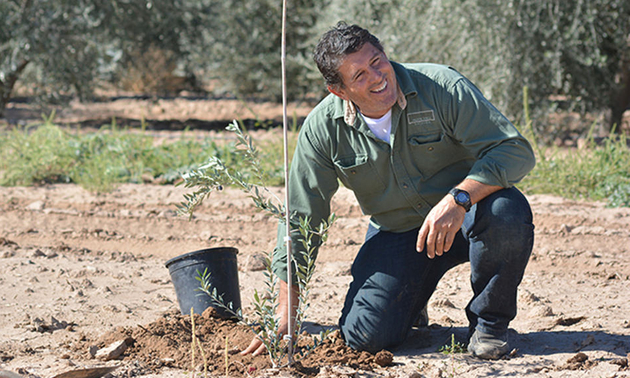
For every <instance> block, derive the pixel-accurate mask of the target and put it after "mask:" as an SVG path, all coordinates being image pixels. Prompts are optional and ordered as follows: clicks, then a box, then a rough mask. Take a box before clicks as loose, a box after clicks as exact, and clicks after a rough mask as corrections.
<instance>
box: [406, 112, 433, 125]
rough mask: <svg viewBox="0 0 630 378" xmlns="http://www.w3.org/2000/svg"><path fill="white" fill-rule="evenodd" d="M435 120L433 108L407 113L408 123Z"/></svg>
mask: <svg viewBox="0 0 630 378" xmlns="http://www.w3.org/2000/svg"><path fill="white" fill-rule="evenodd" d="M433 121H435V113H433V110H423V111H421V112H416V113H409V114H407V123H409V124H412V123H424V122H433Z"/></svg>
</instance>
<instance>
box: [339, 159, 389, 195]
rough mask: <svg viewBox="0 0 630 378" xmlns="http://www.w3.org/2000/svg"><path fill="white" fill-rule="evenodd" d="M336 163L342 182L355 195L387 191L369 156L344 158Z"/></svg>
mask: <svg viewBox="0 0 630 378" xmlns="http://www.w3.org/2000/svg"><path fill="white" fill-rule="evenodd" d="M334 163H335V166H336V167H337V171H338V174H339V179H340V180H341V182H342V183H343V184H344V185H345V186H346V187H348V188H349V189H352V190H353V191H354V192H355V193H376V192H382V191H383V190H384V189H385V184H384V183H383V180H382V179H381V178H380V176H379V175H378V173H377V172H376V168H375V167H374V165H373V164H372V163H371V162H370V159H369V158H368V155H366V154H357V155H353V156H343V157H340V158H338V159H337V160H335V162H334Z"/></svg>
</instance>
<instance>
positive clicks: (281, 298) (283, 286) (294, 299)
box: [241, 280, 299, 356]
mask: <svg viewBox="0 0 630 378" xmlns="http://www.w3.org/2000/svg"><path fill="white" fill-rule="evenodd" d="M279 281H280V292H279V294H278V315H279V317H280V326H279V327H278V333H279V334H280V335H286V334H287V332H288V331H289V314H288V311H287V308H288V301H289V297H288V289H287V283H286V282H284V281H282V280H279ZM298 294H299V291H298V288H297V286H295V285H294V286H293V290H291V307H292V309H293V311H291V320H292V321H293V323H292V324H293V325H295V315H296V312H297V311H296V310H297V303H298ZM264 352H265V344H263V342H262V340H261V339H260V337H259V336H255V337H254V338H253V339H252V341H251V343H249V346H248V347H247V348H245V349H243V350H242V351H241V354H242V355H246V354H250V353H251V354H252V355H254V356H258V355H259V354H262V353H264Z"/></svg>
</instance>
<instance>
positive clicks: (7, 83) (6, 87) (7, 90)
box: [0, 60, 28, 118]
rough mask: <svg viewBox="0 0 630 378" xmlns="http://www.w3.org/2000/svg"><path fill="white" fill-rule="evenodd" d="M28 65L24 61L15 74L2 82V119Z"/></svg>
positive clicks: (0, 109)
mask: <svg viewBox="0 0 630 378" xmlns="http://www.w3.org/2000/svg"><path fill="white" fill-rule="evenodd" d="M27 64H28V60H24V61H22V63H20V64H19V65H18V66H17V68H16V69H15V70H14V71H13V72H10V73H9V74H8V75H7V77H6V80H4V81H2V80H0V118H2V117H4V109H5V108H6V106H7V104H8V103H9V99H11V92H13V87H14V86H15V82H16V81H17V79H18V78H19V77H20V74H21V73H22V71H24V68H26V65H27Z"/></svg>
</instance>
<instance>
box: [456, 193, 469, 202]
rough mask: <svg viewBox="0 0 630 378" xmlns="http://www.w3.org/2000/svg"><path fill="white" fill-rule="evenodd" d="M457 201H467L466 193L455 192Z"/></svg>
mask: <svg viewBox="0 0 630 378" xmlns="http://www.w3.org/2000/svg"><path fill="white" fill-rule="evenodd" d="M457 201H458V202H462V203H463V202H468V195H466V193H461V192H460V193H457Z"/></svg>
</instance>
